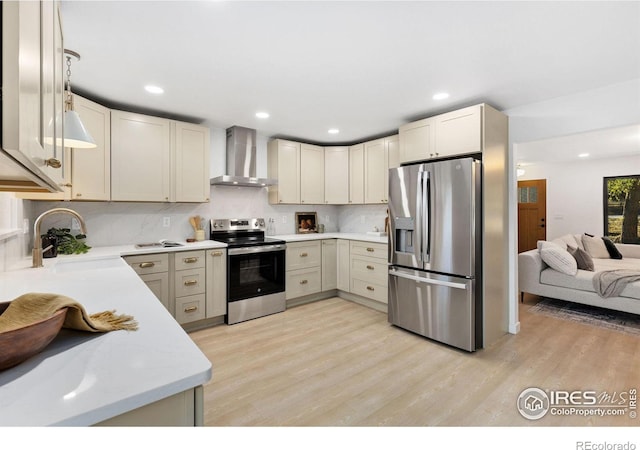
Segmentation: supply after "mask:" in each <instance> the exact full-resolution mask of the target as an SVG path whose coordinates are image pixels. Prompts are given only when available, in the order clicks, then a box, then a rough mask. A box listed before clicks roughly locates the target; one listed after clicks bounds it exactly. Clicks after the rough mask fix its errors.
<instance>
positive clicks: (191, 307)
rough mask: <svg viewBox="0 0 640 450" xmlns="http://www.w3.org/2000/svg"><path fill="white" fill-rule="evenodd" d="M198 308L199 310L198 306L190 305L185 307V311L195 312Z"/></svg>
mask: <svg viewBox="0 0 640 450" xmlns="http://www.w3.org/2000/svg"><path fill="white" fill-rule="evenodd" d="M197 310H198V307H197V306H189V307H188V308H185V309H184V312H186V313H190V312H194V311H197Z"/></svg>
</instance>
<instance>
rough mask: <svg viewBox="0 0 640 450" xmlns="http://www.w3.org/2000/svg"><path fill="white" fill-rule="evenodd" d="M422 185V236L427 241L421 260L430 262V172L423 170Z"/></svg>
mask: <svg viewBox="0 0 640 450" xmlns="http://www.w3.org/2000/svg"><path fill="white" fill-rule="evenodd" d="M422 177H423V187H422V215H423V222H424V223H423V228H424V232H423V236H424V240H426V241H427V243H426V248H425V249H424V253H423V254H422V260H423V261H424V262H425V263H429V262H430V258H431V174H430V172H423V173H422Z"/></svg>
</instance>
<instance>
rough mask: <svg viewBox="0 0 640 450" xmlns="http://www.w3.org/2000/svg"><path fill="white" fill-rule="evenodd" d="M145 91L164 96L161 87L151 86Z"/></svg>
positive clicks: (146, 87) (145, 88) (147, 86)
mask: <svg viewBox="0 0 640 450" xmlns="http://www.w3.org/2000/svg"><path fill="white" fill-rule="evenodd" d="M144 90H145V91H147V92H148V93H150V94H164V89H162V88H161V87H159V86H152V85H150V84H148V85H146V86H145V87H144Z"/></svg>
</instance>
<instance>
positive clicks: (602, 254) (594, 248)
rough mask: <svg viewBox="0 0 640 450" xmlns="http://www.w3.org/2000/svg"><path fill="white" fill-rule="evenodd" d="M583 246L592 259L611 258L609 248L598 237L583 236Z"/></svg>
mask: <svg viewBox="0 0 640 450" xmlns="http://www.w3.org/2000/svg"><path fill="white" fill-rule="evenodd" d="M582 245H584V249H585V250H586V251H587V253H589V255H590V256H591V257H592V258H609V252H608V251H607V246H606V245H604V241H603V240H602V239H600V238H599V237H596V236H589V235H588V234H583V235H582Z"/></svg>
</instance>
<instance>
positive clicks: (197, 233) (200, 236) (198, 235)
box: [195, 230, 204, 241]
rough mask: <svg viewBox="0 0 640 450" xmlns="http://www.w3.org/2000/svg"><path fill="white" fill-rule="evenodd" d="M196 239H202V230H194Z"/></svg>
mask: <svg viewBox="0 0 640 450" xmlns="http://www.w3.org/2000/svg"><path fill="white" fill-rule="evenodd" d="M195 237H196V241H204V230H196V236H195Z"/></svg>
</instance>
